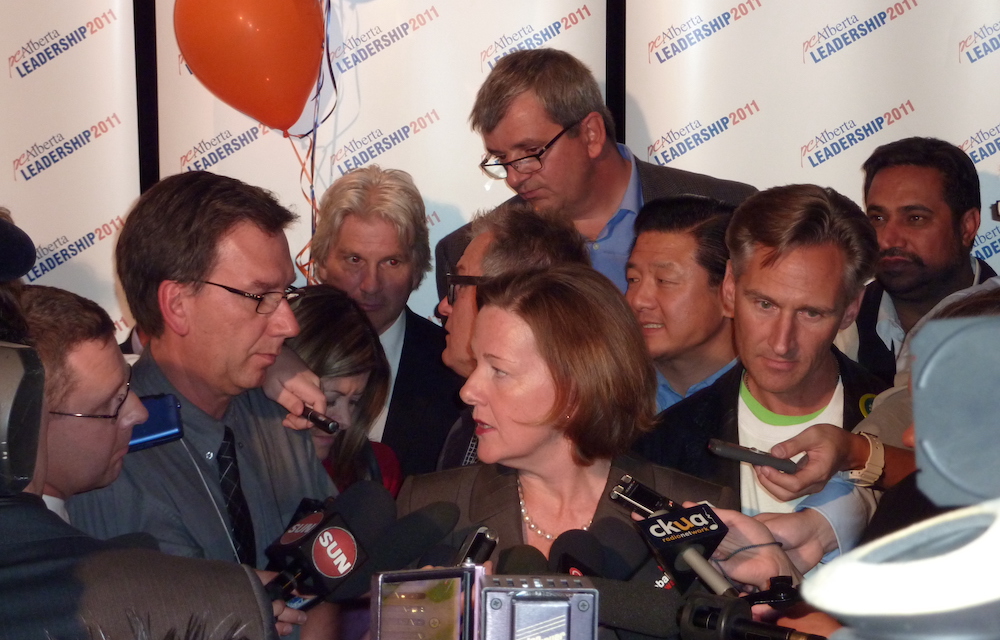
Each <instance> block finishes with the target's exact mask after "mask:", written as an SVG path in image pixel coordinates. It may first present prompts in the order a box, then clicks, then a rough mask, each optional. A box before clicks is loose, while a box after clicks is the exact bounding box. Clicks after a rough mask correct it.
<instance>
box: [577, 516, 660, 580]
mask: <svg viewBox="0 0 1000 640" xmlns="http://www.w3.org/2000/svg"><path fill="white" fill-rule="evenodd" d="M590 533H592V534H593V535H594V537H595V538H597V540H598V541H599V542H600V543H601V545H602V546H603V547H604V577H605V578H613V579H615V580H630V579H631V578H632V576H634V575H635V574H636V572H637V571H639V569H640V568H642V566H643V565H645V564H646V561H647V560H649V556H650V553H649V547H648V546H647V545H646V543H645V541H643V539H642V536H640V535H639V532H638V531H637V530H636V528H635V525H634V524H629V523H628V522H625V521H624V520H619V519H618V518H612V517H610V516H609V517H606V518H601V519H600V520H598V521H597V522H595V523H594V524H592V525H590Z"/></svg>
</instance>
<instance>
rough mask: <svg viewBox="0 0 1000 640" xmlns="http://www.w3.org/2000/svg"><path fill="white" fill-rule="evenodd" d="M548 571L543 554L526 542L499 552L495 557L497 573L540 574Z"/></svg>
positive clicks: (512, 574) (508, 574)
mask: <svg viewBox="0 0 1000 640" xmlns="http://www.w3.org/2000/svg"><path fill="white" fill-rule="evenodd" d="M548 572H549V562H548V560H546V559H545V554H543V553H542V552H541V551H539V550H538V549H536V548H535V547H532V546H531V545H528V544H519V545H516V546H513V547H510V548H509V549H504V550H503V551H501V552H500V556H499V557H498V558H497V567H496V572H495V573H496V574H497V575H505V576H541V575H545V574H547V573H548Z"/></svg>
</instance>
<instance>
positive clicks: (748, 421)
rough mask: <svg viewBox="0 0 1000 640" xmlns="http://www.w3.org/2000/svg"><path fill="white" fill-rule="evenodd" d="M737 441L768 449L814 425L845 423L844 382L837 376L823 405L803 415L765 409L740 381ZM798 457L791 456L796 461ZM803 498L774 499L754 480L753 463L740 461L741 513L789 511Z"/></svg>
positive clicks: (755, 513) (762, 449)
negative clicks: (786, 500) (818, 409)
mask: <svg viewBox="0 0 1000 640" xmlns="http://www.w3.org/2000/svg"><path fill="white" fill-rule="evenodd" d="M737 423H738V425H739V437H740V444H741V445H743V446H744V447H752V448H754V449H758V450H760V451H764V452H768V451H770V450H771V447H773V446H774V445H776V444H778V443H779V442H784V441H785V440H788V439H789V438H791V437H794V436H796V435H798V434H799V433H801V432H802V431H804V430H805V429H806V427H810V426H812V425H814V424H820V423H825V424H832V425H836V426H838V427H840V426H843V424H844V384H843V382H841V380H840V379H839V378H838V379H837V388H836V390H834V392H833V397H832V398H830V402H829V403H828V404H827V405H826V407H825V408H823V409H821V410H820V411H818V412H816V413H813V414H810V415H805V416H782V415H779V414H776V413H774V412H772V411H768V410H767V409H765V408H764V407H763V405H761V404H760V403H759V402H758V401H757V400H756V399H755V398H754V397H753V396H752V395H751V394H750V390H749V389H747V386H746V382H741V383H740V401H739V410H738V413H737ZM800 457H801V455H800V456H798V457H796V458H793V459H795V460H797V459H798V458H800ZM802 500H803V498H798V499H796V500H790V501H788V502H782V501H781V500H778V499H777V498H775V497H774V496H773V495H771V493H770V492H769V491H768V490H767V489H765V488H764V487H763V486H762V485H761V484H760V482H759V481H758V480H757V474H756V473H754V470H753V465H751V464H750V463H748V462H741V463H740V506H741V510H742V511H743V513H745V514H746V515H749V516H755V515H757V514H758V513H792V512H793V511H795V507H796V505H798V503H799V502H801V501H802Z"/></svg>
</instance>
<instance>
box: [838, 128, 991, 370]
mask: <svg viewBox="0 0 1000 640" xmlns="http://www.w3.org/2000/svg"><path fill="white" fill-rule="evenodd" d="M863 169H864V172H865V185H864V196H865V206H866V208H867V213H868V219H869V221H871V223H872V226H874V227H875V231H876V233H877V235H878V243H879V258H878V263H877V264H876V267H875V281H873V282H872V283H871V284H870V285H868V287H867V289H866V291H865V297H864V300H863V302H862V305H861V310H860V311H859V313H858V318H857V322H856V325H855V327H856V330H857V360H858V362H859V363H860V364H861V365H862V366H864V367H865V368H866V369H868V371H870V372H871V373H873V374H875V375H877V376H879V377H880V378H882V379H884V380H885V381H886V383H888V384H892V382H893V378H894V376H895V373H896V359H897V356H898V355H899V353H900V348H901V347H902V344H903V339H904V338H905V337H906V334H907V333H908V332H909V331H910V329H911V328H912V327H913V325H914V324H916V323H917V321H918V320H920V318H922V317H923V316H924V315H925V314H926V313H927V312H928V311H929V310H930V309H931V308H932V307H933V306H934V305H936V304H937V303H938V302H940V301H941V300H942V299H943V298H944V297H945V296H947V295H949V294H951V293H954V292H955V291H958V290H960V289H965V288H966V287H970V286H972V285H974V284H979V283H980V282H982V281H983V280H985V279H987V278H990V277H993V276H995V275H996V273H995V272H994V271H993V269H991V268H990V267H989V265H987V264H986V263H985V262H984V261H982V260H980V259H978V258H972V257H971V256H970V253H971V250H972V243H973V240H974V239H975V237H976V231H977V230H978V229H979V202H980V194H979V176H978V175H977V174H976V167H975V165H974V164H973V162H972V160H971V159H970V158H969V156H968V155H966V154H965V152H963V151H962V150H961V149H959V148H958V147H956V146H955V145H952V144H949V143H947V142H944V141H943V140H937V139H934V138H906V139H903V140H897V141H896V142H892V143H889V144H886V145H883V146H881V147H879V148H878V149H876V150H875V152H874V153H873V154H872V155H871V157H870V158H868V160H867V161H865V164H864V166H863ZM850 331H851V330H850V329H849V330H848V331H847V332H845V334H846V335H842V336H841V337H840V339H838V346H842V348H844V349H845V351H846V352H848V353H850V352H852V351H853V349H852V348H851V346H852V345H850V342H851V341H852V340H851V338H852V337H853V336H850V335H849V332H850Z"/></svg>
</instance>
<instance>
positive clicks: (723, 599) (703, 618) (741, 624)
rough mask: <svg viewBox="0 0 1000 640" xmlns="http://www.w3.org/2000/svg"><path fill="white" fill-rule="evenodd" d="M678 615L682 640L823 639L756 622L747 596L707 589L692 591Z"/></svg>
mask: <svg viewBox="0 0 1000 640" xmlns="http://www.w3.org/2000/svg"><path fill="white" fill-rule="evenodd" d="M678 618H679V619H678V624H679V626H680V632H681V637H682V638H684V640H826V638H825V637H824V636H817V635H814V634H811V633H804V632H802V631H796V630H795V629H790V628H788V627H782V626H779V625H776V624H769V623H767V622H757V621H756V620H754V619H753V616H752V615H751V611H750V604H749V603H748V602H747V601H746V600H744V599H742V598H730V597H728V596H720V595H712V594H710V593H694V594H691V595H690V596H689V597H688V602H687V604H685V605H684V608H683V609H682V610H681V612H680V616H679V617H678Z"/></svg>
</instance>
